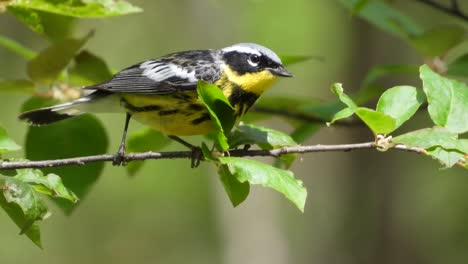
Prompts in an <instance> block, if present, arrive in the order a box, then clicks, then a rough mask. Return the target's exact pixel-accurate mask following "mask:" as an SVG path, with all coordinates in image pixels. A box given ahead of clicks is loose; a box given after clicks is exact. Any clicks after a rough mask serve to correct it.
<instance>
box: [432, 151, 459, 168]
mask: <svg viewBox="0 0 468 264" xmlns="http://www.w3.org/2000/svg"><path fill="white" fill-rule="evenodd" d="M427 153H428V154H429V155H431V156H432V157H433V158H435V159H438V160H439V161H440V163H442V165H444V166H445V168H450V167H453V165H455V164H456V163H457V162H459V161H461V160H464V156H465V155H466V154H463V153H460V152H458V151H453V150H447V149H444V148H442V147H434V148H429V149H427Z"/></svg>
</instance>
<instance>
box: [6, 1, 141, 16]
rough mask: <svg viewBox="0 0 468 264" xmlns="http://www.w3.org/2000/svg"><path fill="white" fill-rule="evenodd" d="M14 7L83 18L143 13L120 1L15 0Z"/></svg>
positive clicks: (12, 3) (12, 4)
mask: <svg viewBox="0 0 468 264" xmlns="http://www.w3.org/2000/svg"><path fill="white" fill-rule="evenodd" d="M12 6H13V7H21V8H26V9H33V10H39V11H44V12H49V13H55V14H59V15H64V16H72V17H81V18H86V17H87V18H92V17H109V16H118V15H125V14H131V13H136V12H141V11H142V10H141V9H140V8H138V7H135V6H133V5H131V4H130V3H128V2H126V1H120V0H87V1H50V0H34V1H29V0H15V1H12V2H11V4H10V7H12Z"/></svg>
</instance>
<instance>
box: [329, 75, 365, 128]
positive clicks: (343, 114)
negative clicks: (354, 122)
mask: <svg viewBox="0 0 468 264" xmlns="http://www.w3.org/2000/svg"><path fill="white" fill-rule="evenodd" d="M331 90H332V92H333V93H335V94H336V95H337V96H338V99H340V101H341V102H342V103H343V104H345V105H346V106H348V107H347V108H344V109H341V110H340V111H339V112H337V113H336V114H334V115H333V118H332V120H331V121H330V122H329V123H327V125H331V124H333V123H335V122H336V121H337V120H340V119H344V118H347V117H350V116H352V115H353V114H354V112H355V111H356V109H357V107H358V106H357V105H356V103H355V102H354V101H353V99H351V97H349V96H348V95H347V94H345V93H344V89H343V86H342V84H341V83H335V84H333V86H332V88H331Z"/></svg>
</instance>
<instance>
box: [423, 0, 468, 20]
mask: <svg viewBox="0 0 468 264" xmlns="http://www.w3.org/2000/svg"><path fill="white" fill-rule="evenodd" d="M417 1H419V2H421V3H423V4H426V5H429V6H431V7H433V8H436V9H439V10H441V11H443V12H445V13H448V14H450V15H453V16H456V17H458V18H461V19H463V20H465V21H468V15H466V14H464V13H463V12H462V11H461V10H460V5H459V4H458V1H456V0H452V1H451V6H450V7H447V6H444V5H443V4H441V3H438V2H434V1H431V0H417Z"/></svg>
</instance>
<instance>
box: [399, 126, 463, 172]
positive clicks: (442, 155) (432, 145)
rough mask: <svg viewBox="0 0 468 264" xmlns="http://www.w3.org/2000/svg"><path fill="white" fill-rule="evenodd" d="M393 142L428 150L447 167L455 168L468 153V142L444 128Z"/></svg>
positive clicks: (403, 136) (405, 135)
mask: <svg viewBox="0 0 468 264" xmlns="http://www.w3.org/2000/svg"><path fill="white" fill-rule="evenodd" d="M392 142H393V143H396V144H403V145H406V146H409V147H418V148H423V149H426V150H427V154H429V155H430V156H432V157H433V158H436V159H438V160H439V161H440V162H441V163H442V164H444V165H445V166H446V167H451V166H453V165H454V164H455V163H456V162H457V161H459V160H462V159H463V158H464V155H466V154H467V153H468V140H467V139H458V135H457V134H456V133H453V132H450V131H448V130H446V129H444V128H440V127H436V128H425V129H420V130H416V131H412V132H409V133H406V134H403V135H400V136H397V137H394V138H392Z"/></svg>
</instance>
